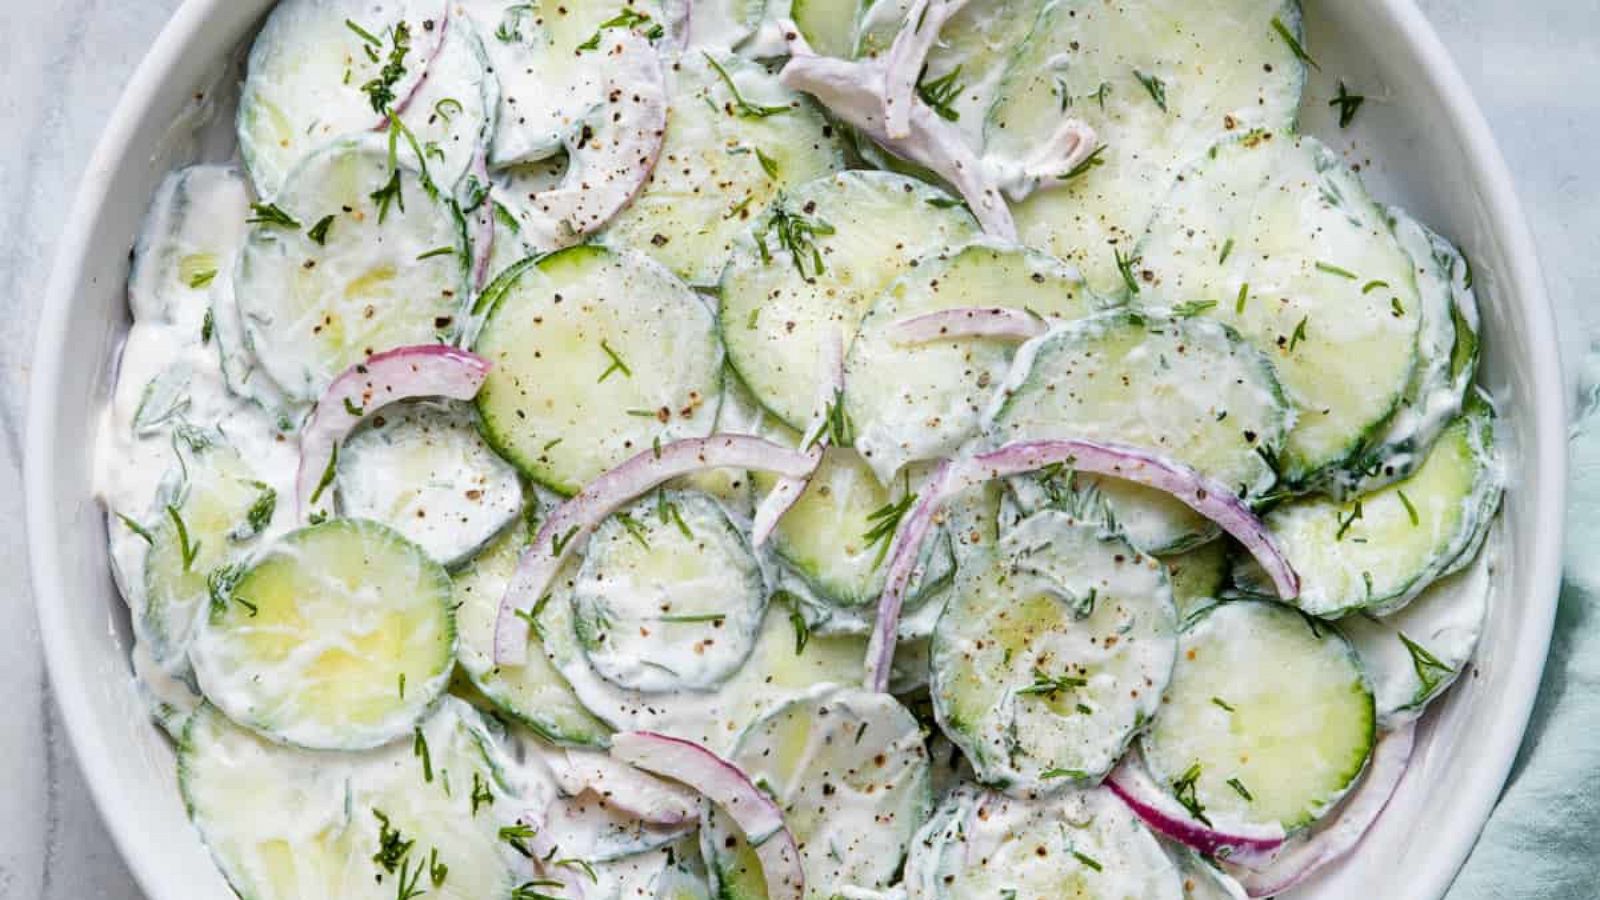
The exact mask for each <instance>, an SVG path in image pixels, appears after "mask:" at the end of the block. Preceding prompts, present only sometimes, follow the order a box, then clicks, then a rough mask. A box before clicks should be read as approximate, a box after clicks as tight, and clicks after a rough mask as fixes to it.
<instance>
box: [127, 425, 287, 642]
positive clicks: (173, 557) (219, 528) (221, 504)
mask: <svg viewBox="0 0 1600 900" xmlns="http://www.w3.org/2000/svg"><path fill="white" fill-rule="evenodd" d="M182 472H183V475H182V482H181V483H180V484H178V485H176V486H175V489H174V490H173V491H172V494H171V495H170V496H169V497H168V498H167V501H166V503H165V504H164V505H163V507H162V509H161V510H160V515H159V518H157V519H155V520H154V521H153V522H152V523H151V526H150V527H149V528H148V529H146V530H147V531H149V533H150V536H151V540H150V549H149V551H148V552H147V554H146V556H145V564H144V587H145V603H144V608H143V609H142V610H141V611H140V615H139V635H140V637H142V638H143V639H144V640H145V641H147V642H148V644H149V647H150V653H151V656H152V657H153V658H154V660H155V661H156V662H157V663H158V664H160V665H161V666H162V667H163V668H169V669H170V668H172V667H173V666H182V665H183V664H184V663H183V657H184V655H185V654H186V653H187V652H188V649H189V644H190V641H191V640H192V638H193V636H194V630H195V626H196V622H197V620H198V619H199V617H200V612H201V610H202V609H203V608H205V606H206V604H207V601H208V600H209V598H210V596H211V589H210V587H209V585H210V584H211V583H213V582H215V581H217V580H218V579H225V578H226V577H227V574H226V571H227V570H228V569H230V568H231V567H233V566H236V565H237V564H238V562H239V561H240V560H241V559H244V558H246V557H247V556H248V555H249V554H250V553H251V552H252V551H253V550H254V549H255V547H256V545H257V544H258V543H259V541H258V540H257V538H259V537H260V536H261V535H262V534H263V533H264V532H266V531H267V530H269V529H270V528H271V527H272V520H273V518H274V517H275V516H276V514H277V511H278V492H277V490H275V489H274V488H273V487H272V486H271V485H270V484H267V483H265V482H263V481H260V480H259V479H258V478H257V477H256V472H255V470H254V469H253V468H252V467H251V466H250V465H249V464H248V463H246V462H245V460H244V459H243V458H242V457H241V456H240V455H239V453H238V451H236V450H234V449H233V448H231V447H227V446H223V445H218V446H214V447H210V448H207V449H205V450H202V451H196V452H192V453H190V454H188V460H187V462H184V463H183V468H182Z"/></svg>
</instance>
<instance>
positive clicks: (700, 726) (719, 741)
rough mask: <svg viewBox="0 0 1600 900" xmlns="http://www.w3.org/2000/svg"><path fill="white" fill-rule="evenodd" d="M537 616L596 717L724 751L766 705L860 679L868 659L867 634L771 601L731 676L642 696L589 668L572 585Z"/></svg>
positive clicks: (560, 665)
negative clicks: (840, 629) (711, 685)
mask: <svg viewBox="0 0 1600 900" xmlns="http://www.w3.org/2000/svg"><path fill="white" fill-rule="evenodd" d="M558 583H562V584H564V583H565V582H558ZM536 618H537V621H538V623H539V633H540V635H541V637H542V638H543V641H544V649H545V654H546V655H547V656H548V658H549V660H550V662H551V663H552V664H553V665H554V666H555V667H556V668H557V669H558V670H559V671H560V672H561V673H562V674H563V675H564V676H566V678H567V681H568V682H569V683H571V685H572V688H573V691H574V692H575V693H576V694H577V696H578V699H579V700H580V701H581V702H582V703H583V705H584V706H585V707H587V708H588V709H589V711H590V712H591V713H593V714H594V715H595V716H596V717H597V718H599V719H601V720H602V721H604V722H606V723H607V724H608V725H610V726H611V727H613V728H616V729H617V730H619V731H637V730H647V731H660V732H664V733H666V734H669V735H672V736H674V737H681V738H685V739H687V740H692V741H696V742H698V743H701V744H704V745H705V746H706V747H708V748H710V749H711V750H712V751H713V752H716V753H722V754H726V753H727V752H728V751H729V750H730V749H731V748H732V746H733V743H734V740H735V739H736V738H737V737H738V735H739V732H740V731H741V730H742V729H743V728H744V727H745V726H747V725H749V724H750V723H751V722H753V721H754V720H755V719H756V718H757V717H758V716H759V715H761V713H763V712H765V711H766V710H769V709H771V708H773V707H775V706H778V705H779V704H781V703H783V702H785V701H787V700H790V699H792V698H794V697H797V696H800V695H802V694H804V693H806V692H808V691H810V690H812V689H814V688H816V687H818V686H819V685H825V684H858V683H860V681H861V678H862V666H863V660H864V659H865V658H866V641H865V639H863V638H859V637H831V636H827V635H820V634H812V633H810V631H809V630H808V629H806V627H805V625H804V622H803V621H799V620H798V619H797V618H796V617H794V616H792V615H790V613H789V610H787V609H785V608H783V606H782V605H781V604H768V606H767V615H766V618H765V619H764V620H763V622H762V624H761V628H760V630H759V631H758V632H757V634H756V639H755V647H754V649H752V650H751V652H750V656H749V658H748V659H746V660H745V663H744V665H743V666H742V667H740V669H739V671H738V672H736V673H734V675H733V677H731V678H729V679H728V680H727V681H724V682H723V683H722V684H721V685H719V686H718V687H717V688H716V689H715V690H713V691H706V692H690V691H680V692H676V693H667V694H645V693H641V692H638V691H628V690H625V689H623V688H620V687H617V686H616V685H615V684H612V683H611V682H610V681H607V680H606V679H604V678H602V677H601V676H600V675H599V673H597V672H596V671H595V670H594V668H593V667H592V666H591V665H589V661H588V658H587V656H586V655H585V653H584V650H583V647H582V645H581V643H580V642H579V640H578V636H577V633H576V629H575V627H574V621H573V620H574V618H575V617H574V614H573V604H572V598H571V590H570V588H565V587H563V588H561V589H559V590H557V591H555V592H553V593H552V594H551V596H550V601H549V602H548V603H546V604H545V605H544V607H543V608H542V609H540V610H539V611H538V615H537V617H536Z"/></svg>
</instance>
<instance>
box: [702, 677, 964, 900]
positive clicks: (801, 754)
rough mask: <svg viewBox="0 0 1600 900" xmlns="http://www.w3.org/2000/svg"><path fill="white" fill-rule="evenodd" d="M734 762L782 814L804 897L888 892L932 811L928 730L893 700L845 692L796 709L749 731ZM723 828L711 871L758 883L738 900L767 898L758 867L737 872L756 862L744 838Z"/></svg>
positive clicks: (770, 716)
mask: <svg viewBox="0 0 1600 900" xmlns="http://www.w3.org/2000/svg"><path fill="white" fill-rule="evenodd" d="M733 761H734V762H735V763H736V764H737V765H739V767H740V768H742V769H744V771H745V772H746V773H747V774H748V775H749V776H750V777H751V779H752V780H754V781H755V783H756V784H757V785H759V786H761V787H762V788H763V789H764V790H767V791H768V792H770V793H772V794H773V796H774V798H775V799H776V800H777V801H778V804H779V805H780V806H781V807H782V809H783V817H784V822H785V824H786V825H787V826H788V827H789V830H790V832H792V833H793V834H794V837H795V841H796V842H797V843H798V844H799V846H800V860H801V865H802V866H803V867H804V868H805V875H806V896H807V897H811V898H819V900H826V898H830V897H833V896H836V895H837V893H838V891H839V890H840V889H842V888H844V887H846V886H850V887H855V888H865V889H868V890H883V889H886V888H888V887H889V886H890V885H891V884H892V883H894V882H895V881H896V880H897V879H898V876H899V874H900V867H901V865H902V864H903V863H904V861H905V857H906V853H907V851H908V850H909V849H910V845H911V840H912V837H913V836H914V835H915V834H916V832H917V829H919V828H921V827H922V822H923V820H924V819H926V818H927V816H928V812H929V810H930V808H931V806H932V795H931V793H930V782H929V764H928V750H927V747H925V746H924V745H923V742H922V729H921V727H920V726H919V725H918V724H917V720H916V718H914V717H913V716H912V715H911V713H910V712H909V711H907V710H906V708H905V707H903V706H901V705H900V703H899V702H898V701H897V700H895V699H894V698H893V697H890V696H889V695H887V694H873V693H868V692H866V691H862V690H859V689H855V688H843V689H835V690H823V691H818V692H814V693H812V694H811V695H808V696H806V697H802V698H799V699H796V700H793V701H790V702H789V703H786V704H784V705H783V706H781V707H779V708H777V709H775V710H773V711H771V712H769V713H767V714H766V715H764V716H762V717H761V718H760V719H759V720H757V721H756V722H755V723H753V724H752V725H751V726H750V727H749V728H748V729H746V730H745V732H744V734H743V735H741V736H740V738H739V743H738V746H737V747H736V748H735V750H734V753H733ZM719 824H721V823H718V822H717V821H716V820H715V819H713V821H712V824H711V826H710V827H711V828H713V829H714V830H715V831H716V832H718V833H720V834H721V835H723V836H724V838H725V839H724V840H720V841H711V842H708V846H709V854H710V858H711V867H712V870H713V871H715V872H717V873H718V874H719V880H721V877H720V876H722V875H723V873H738V874H736V875H735V876H734V877H733V878H731V879H729V880H732V881H733V882H734V883H736V884H742V883H745V882H753V883H759V884H760V887H761V890H760V891H759V892H755V891H752V890H740V891H738V892H737V893H738V894H739V895H741V896H752V897H763V896H766V890H765V888H766V885H765V881H764V880H763V879H762V876H761V871H760V867H759V864H758V865H757V866H756V868H755V869H754V870H753V871H750V872H748V873H745V872H741V869H743V868H744V866H743V864H742V863H743V860H744V859H745V858H747V857H748V856H752V855H753V854H751V852H750V850H749V849H748V846H747V844H746V842H745V840H744V837H743V835H741V834H739V832H738V830H737V829H732V830H728V829H726V828H721V827H716V826H717V825H719ZM727 837H732V838H733V839H734V840H733V841H732V842H731V843H732V846H729V844H730V842H729V841H728V840H726V838H727ZM752 876H753V877H752ZM751 886H752V887H753V886H754V884H752V885H751ZM729 893H734V892H729Z"/></svg>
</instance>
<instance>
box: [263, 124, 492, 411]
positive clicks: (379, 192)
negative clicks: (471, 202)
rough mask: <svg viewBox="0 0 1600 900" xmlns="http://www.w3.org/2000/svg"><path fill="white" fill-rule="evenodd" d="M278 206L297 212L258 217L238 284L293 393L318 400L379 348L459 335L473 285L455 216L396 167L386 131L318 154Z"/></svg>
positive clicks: (269, 369) (276, 377)
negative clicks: (394, 191) (392, 193)
mask: <svg viewBox="0 0 1600 900" xmlns="http://www.w3.org/2000/svg"><path fill="white" fill-rule="evenodd" d="M395 185H398V188H399V195H398V196H397V197H395V198H394V199H393V200H392V201H386V200H383V199H381V198H383V197H384V196H386V194H385V193H384V192H385V190H386V189H387V188H389V187H392V186H395ZM275 203H276V209H277V210H278V211H279V212H280V213H281V214H282V215H283V216H286V217H287V218H278V217H276V216H274V217H273V218H272V220H271V221H267V220H265V219H264V216H265V214H264V213H258V214H257V221H258V224H256V225H255V227H253V228H252V229H251V230H250V234H249V236H248V238H247V239H246V240H245V245H244V250H243V251H242V252H241V253H240V256H239V266H238V271H237V274H236V275H235V279H236V280H235V283H234V291H235V293H236V295H237V300H238V303H239V312H240V315H241V317H242V319H243V324H244V331H245V336H246V339H247V340H248V341H249V344H250V346H251V347H253V348H254V349H255V351H256V358H257V360H258V361H259V362H260V364H261V367H262V368H263V369H264V370H265V371H266V373H267V374H268V375H270V376H271V377H272V380H273V381H275V382H277V384H278V385H279V386H280V387H282V388H283V390H284V392H285V393H287V394H288V395H289V396H290V397H292V398H295V399H297V400H303V401H310V400H315V399H316V398H317V397H318V396H320V395H321V394H322V392H323V390H324V389H326V388H327V386H328V384H329V383H330V382H331V381H332V380H333V379H334V377H335V376H337V375H338V374H339V373H340V372H342V371H344V370H345V369H347V368H349V367H350V366H352V365H354V364H356V363H358V362H360V361H362V360H363V359H366V358H367V357H368V356H371V355H372V354H373V353H376V352H379V351H382V350H387V349H390V348H393V347H400V346H405V345H409V344H427V343H432V342H435V341H448V340H450V339H452V338H453V337H454V336H455V334H456V333H457V331H458V330H459V328H460V326H461V319H462V317H463V314H464V313H465V309H464V304H465V303H466V299H467V290H468V287H467V271H466V268H467V267H466V266H465V265H464V264H463V259H464V252H465V251H464V248H463V245H462V240H461V233H460V229H459V228H458V227H457V223H456V218H455V214H454V212H453V210H452V207H451V206H450V204H449V203H448V202H447V201H445V200H444V199H443V198H437V197H434V196H433V195H432V194H430V193H429V192H428V191H426V190H424V189H423V185H422V183H421V182H420V181H419V179H418V176H417V175H416V174H415V173H414V172H413V171H412V170H410V169H409V168H407V167H406V166H404V165H399V164H396V165H391V157H390V155H389V152H388V145H387V142H386V141H384V140H383V139H382V138H379V137H366V138H357V139H351V140H345V141H339V142H337V143H334V144H331V145H329V146H328V147H326V148H324V149H323V150H321V151H318V152H317V153H315V154H314V155H312V156H311V157H310V158H308V159H307V160H306V161H305V162H304V163H302V164H301V165H300V167H299V168H297V169H296V170H295V171H294V173H293V174H292V175H291V176H290V177H289V181H288V182H287V183H286V184H285V185H284V188H283V190H282V192H281V193H279V194H278V196H277V199H276V201H275ZM345 210H349V212H345ZM328 216H332V217H333V218H332V219H331V220H330V219H328V218H327V217H328ZM324 221H326V222H328V223H329V224H328V226H327V228H326V230H323V229H321V228H320V227H319V225H320V224H321V223H322V222H324ZM291 226H292V227H291ZM317 236H320V237H321V238H322V240H320V241H319V240H318V239H317Z"/></svg>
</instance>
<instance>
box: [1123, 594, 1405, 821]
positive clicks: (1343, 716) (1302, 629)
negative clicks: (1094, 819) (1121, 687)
mask: <svg viewBox="0 0 1600 900" xmlns="http://www.w3.org/2000/svg"><path fill="white" fill-rule="evenodd" d="M1286 672H1292V673H1293V677H1289V678H1285V677H1283V673H1286ZM1375 724H1376V716H1375V714H1374V708H1373V697H1372V687H1371V686H1370V685H1369V684H1368V682H1367V676H1366V674H1365V672H1364V671H1363V670H1362V668H1361V663H1360V660H1359V659H1358V658H1357V657H1356V654H1355V651H1354V650H1353V649H1351V647H1350V644H1349V642H1347V641H1346V640H1345V639H1344V638H1343V637H1342V636H1340V635H1339V633H1338V632H1337V631H1335V630H1333V629H1332V628H1329V627H1325V626H1321V625H1318V624H1317V623H1316V622H1315V620H1312V619H1309V618H1306V617H1305V616H1303V615H1301V614H1300V613H1298V612H1296V611H1295V610H1293V609H1291V608H1289V607H1287V606H1281V605H1279V604H1276V603H1270V602H1265V601H1236V602H1231V603H1224V604H1221V605H1218V606H1214V607H1212V608H1211V609H1210V611H1209V612H1207V613H1205V614H1204V615H1202V616H1201V617H1199V618H1198V619H1196V620H1194V621H1193V622H1191V623H1190V624H1189V625H1188V627H1186V628H1185V629H1184V632H1183V636H1182V638H1181V639H1180V641H1179V644H1178V666H1177V669H1176V671H1174V673H1173V676H1172V684H1171V685H1170V686H1168V688H1167V693H1166V697H1165V698H1164V699H1163V701H1162V704H1161V712H1160V714H1159V715H1158V716H1156V719H1155V724H1154V725H1153V726H1152V727H1151V729H1150V730H1149V731H1148V732H1146V733H1145V735H1144V737H1143V739H1142V741H1141V747H1142V749H1143V756H1144V761H1145V764H1146V765H1147V766H1148V767H1149V769H1150V774H1151V776H1152V777H1154V778H1155V780H1156V781H1157V782H1159V783H1160V784H1162V785H1164V786H1166V787H1167V789H1168V790H1170V791H1171V792H1172V793H1173V795H1174V796H1175V797H1176V798H1177V799H1178V801H1179V802H1180V803H1182V804H1184V806H1185V807H1186V808H1187V809H1189V811H1190V813H1191V814H1193V815H1195V817H1196V818H1201V816H1204V817H1205V818H1204V819H1203V821H1206V822H1208V823H1209V824H1212V825H1214V827H1215V828H1216V829H1217V830H1220V831H1224V832H1228V831H1229V830H1230V828H1233V827H1251V826H1255V827H1271V826H1274V825H1275V826H1279V827H1282V828H1283V829H1284V831H1286V832H1294V831H1297V830H1299V829H1301V828H1304V827H1306V826H1307V825H1310V824H1311V823H1312V822H1315V821H1316V820H1317V819H1319V818H1320V817H1321V816H1322V815H1323V814H1324V813H1326V812H1327V811H1328V810H1330V809H1332V808H1333V806H1334V804H1336V803H1338V802H1339V798H1340V797H1342V796H1344V794H1345V792H1346V791H1348V790H1349V789H1350V786H1351V785H1352V784H1353V783H1354V782H1355V780H1356V778H1357V777H1358V776H1359V775H1360V774H1361V771H1362V769H1363V768H1364V767H1365V766H1366V763H1367V756H1368V755H1369V753H1370V752H1371V750H1372V744H1373V741H1374V739H1375V735H1376V732H1375Z"/></svg>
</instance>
